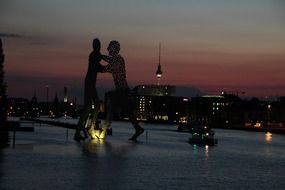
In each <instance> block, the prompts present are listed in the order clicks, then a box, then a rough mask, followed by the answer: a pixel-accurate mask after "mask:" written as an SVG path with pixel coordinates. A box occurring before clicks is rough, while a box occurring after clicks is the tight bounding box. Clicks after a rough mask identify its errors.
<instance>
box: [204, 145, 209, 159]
mask: <svg viewBox="0 0 285 190" xmlns="http://www.w3.org/2000/svg"><path fill="white" fill-rule="evenodd" d="M205 156H206V158H208V157H209V145H205Z"/></svg>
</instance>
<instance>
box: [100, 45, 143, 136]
mask: <svg viewBox="0 0 285 190" xmlns="http://www.w3.org/2000/svg"><path fill="white" fill-rule="evenodd" d="M107 50H108V52H109V56H106V55H103V56H102V58H103V60H104V61H106V62H108V64H107V65H106V66H104V67H103V70H102V72H109V73H111V74H112V76H113V80H114V84H115V90H114V91H110V92H108V93H107V102H106V105H107V113H106V120H105V122H104V124H103V131H102V134H103V135H105V134H106V131H107V129H108V128H109V127H110V125H111V122H112V116H113V112H114V111H115V110H118V109H119V110H120V111H122V110H124V111H126V112H127V113H128V115H129V118H130V121H131V123H132V124H133V127H134V129H135V134H134V135H133V136H132V137H131V138H130V139H129V140H132V141H136V140H137V137H138V136H139V135H140V134H142V133H143V132H144V129H143V128H142V127H141V126H140V125H139V124H138V121H137V119H136V116H135V114H134V105H133V103H134V102H133V100H132V96H131V93H130V88H129V86H128V83H127V79H126V69H125V61H124V58H123V57H122V56H121V55H120V54H119V52H120V43H119V42H118V41H111V42H110V44H109V46H108V48H107Z"/></svg>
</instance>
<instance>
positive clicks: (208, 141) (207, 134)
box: [189, 125, 218, 146]
mask: <svg viewBox="0 0 285 190" xmlns="http://www.w3.org/2000/svg"><path fill="white" fill-rule="evenodd" d="M190 133H191V136H190V138H189V143H190V144H198V145H209V146H212V145H215V144H218V140H217V139H215V138H214V135H215V132H214V131H213V130H212V129H211V128H210V127H208V126H203V125H198V126H193V127H192V128H191V129H190Z"/></svg>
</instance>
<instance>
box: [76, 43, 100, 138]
mask: <svg viewBox="0 0 285 190" xmlns="http://www.w3.org/2000/svg"><path fill="white" fill-rule="evenodd" d="M92 45H93V51H92V52H91V53H90V55H89V63H88V70H87V73H86V76H85V83H84V111H83V113H82V114H81V116H80V118H79V122H78V126H77V129H76V132H75V135H74V140H76V141H80V140H83V139H85V138H88V136H87V133H88V134H89V135H90V137H91V138H96V137H98V138H99V135H100V131H99V127H98V126H97V119H98V113H99V108H100V101H99V97H98V94H97V89H96V81H97V73H98V72H102V65H101V64H100V61H101V59H102V55H101V53H100V49H101V43H100V41H99V39H97V38H96V39H94V40H93V44H92ZM90 117H91V119H89V118H90ZM81 133H83V136H82V134H81Z"/></svg>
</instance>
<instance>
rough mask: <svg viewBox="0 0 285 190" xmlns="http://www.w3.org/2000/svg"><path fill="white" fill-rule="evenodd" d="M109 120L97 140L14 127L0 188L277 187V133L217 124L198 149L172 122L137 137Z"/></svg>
mask: <svg viewBox="0 0 285 190" xmlns="http://www.w3.org/2000/svg"><path fill="white" fill-rule="evenodd" d="M23 125H31V124H23ZM112 126H113V136H108V137H107V139H106V140H105V142H98V141H96V142H90V141H87V142H84V143H76V142H75V141H73V140H72V136H73V134H74V131H73V130H70V129H69V130H67V129H64V128H58V127H53V126H48V125H42V126H39V125H38V124H35V132H34V133H29V132H17V133H16V147H15V149H13V148H12V146H10V147H8V148H6V149H4V150H1V151H0V189H5V190H12V189H13V190H14V189H17V190H18V189H41V190H44V189H54V190H57V189H69V190H73V189H115V190H117V189H122V190H128V189H134V190H136V189H164V190H165V189H177V190H178V189H179V190H180V189H285V149H284V148H285V136H284V135H277V134H273V136H272V137H271V138H267V137H266V136H265V134H264V133H258V132H246V131H234V130H218V129H217V130H215V131H216V137H217V138H218V140H219V143H218V145H217V146H214V147H208V146H202V147H199V146H193V145H190V144H188V143H187V139H188V137H189V134H187V133H178V132H175V131H174V130H175V129H176V127H175V126H172V125H154V124H145V125H144V127H145V129H146V131H147V134H148V138H146V133H145V134H144V135H142V136H141V137H140V138H139V140H140V142H139V143H131V142H128V141H127V139H128V138H129V137H130V136H131V134H132V133H133V130H132V127H131V125H130V124H129V123H127V122H114V123H113V124H112ZM10 135H11V134H10Z"/></svg>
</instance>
